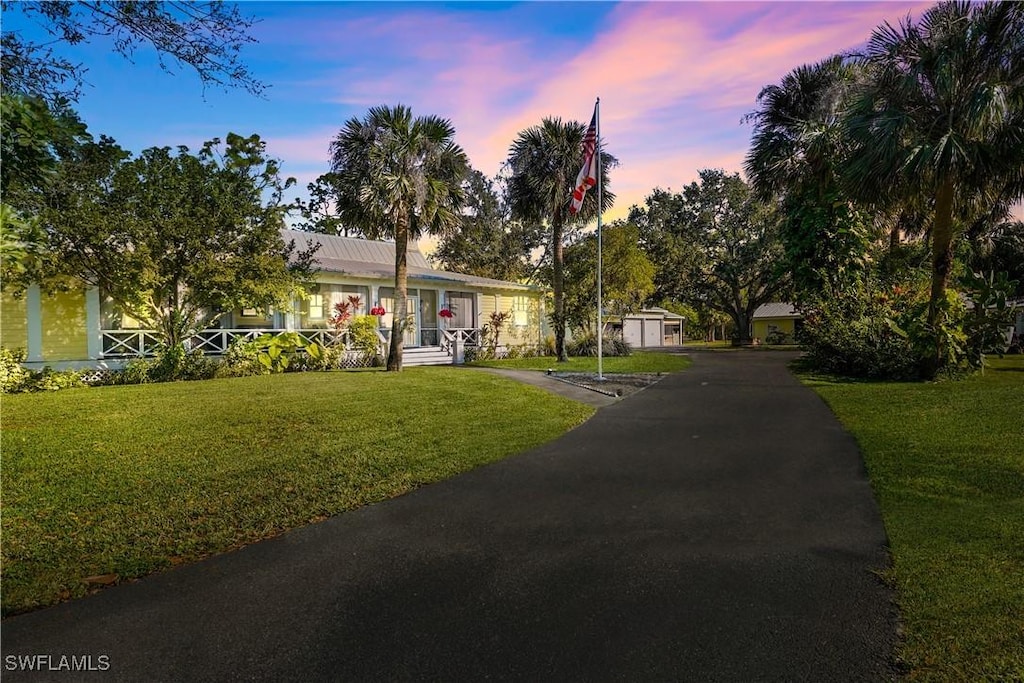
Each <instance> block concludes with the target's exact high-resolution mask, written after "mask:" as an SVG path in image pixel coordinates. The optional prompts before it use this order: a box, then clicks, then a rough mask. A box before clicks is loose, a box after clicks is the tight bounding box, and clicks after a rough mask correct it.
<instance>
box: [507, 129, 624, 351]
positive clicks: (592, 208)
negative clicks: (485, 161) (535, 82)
mask: <svg viewBox="0 0 1024 683" xmlns="http://www.w3.org/2000/svg"><path fill="white" fill-rule="evenodd" d="M586 129H587V127H586V125H584V124H582V123H580V122H578V121H566V122H563V121H562V120H561V119H560V118H545V119H544V120H543V121H542V122H541V124H540V125H539V126H532V127H530V128H527V129H526V130H523V131H521V132H520V133H519V135H518V136H516V139H515V141H514V142H513V143H512V146H511V148H510V149H509V157H508V164H509V167H510V169H511V177H510V178H509V187H508V193H509V205H510V207H511V211H512V216H513V217H515V218H518V219H520V220H522V221H524V222H527V223H533V224H535V225H541V224H544V223H547V224H548V226H549V227H550V233H549V236H550V240H549V241H548V251H549V253H550V256H551V263H552V270H551V272H552V276H551V288H552V290H553V291H554V311H553V312H552V314H551V321H552V323H553V326H554V331H555V349H556V353H557V355H558V360H559V361H568V359H569V358H568V355H567V354H566V349H565V328H566V317H565V279H564V248H565V244H564V242H565V238H566V228H567V227H570V228H571V227H576V226H580V225H585V224H586V222H588V221H590V220H592V219H593V218H594V217H596V216H597V213H598V207H597V193H596V192H588V193H587V195H586V197H585V198H584V201H583V206H582V208H581V210H580V211H579V213H578V214H576V215H572V214H570V213H569V205H570V200H571V198H572V191H573V189H574V188H573V184H574V182H575V179H576V175H577V174H578V173H579V170H580V168H581V167H582V166H583V138H584V135H585V134H586ZM598 154H599V160H600V173H601V187H602V196H601V204H602V206H601V211H602V212H603V211H605V210H607V209H608V208H610V207H611V206H612V205H613V204H614V202H615V195H614V194H613V193H611V192H610V191H609V190H608V185H609V182H608V170H609V169H610V168H612V167H614V166H616V165H617V164H618V160H617V159H616V158H615V157H614V156H612V155H611V154H609V153H607V152H605V151H604V143H603V141H601V146H600V148H599V150H598Z"/></svg>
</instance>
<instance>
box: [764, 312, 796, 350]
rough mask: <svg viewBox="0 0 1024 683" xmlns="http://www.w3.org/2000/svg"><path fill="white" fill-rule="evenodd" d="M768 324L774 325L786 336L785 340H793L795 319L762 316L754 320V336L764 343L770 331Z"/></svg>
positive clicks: (790, 341)
mask: <svg viewBox="0 0 1024 683" xmlns="http://www.w3.org/2000/svg"><path fill="white" fill-rule="evenodd" d="M769 325H774V326H775V327H777V328H778V329H779V331H780V332H782V333H784V334H785V335H786V337H787V339H786V342H788V343H792V342H793V333H794V332H795V331H796V327H795V321H794V320H793V319H792V318H764V319H763V320H755V321H754V337H755V338H757V339H760V340H761V343H762V344H764V343H765V339H767V337H768V333H769V332H770V329H769Z"/></svg>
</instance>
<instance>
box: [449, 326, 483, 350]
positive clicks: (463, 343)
mask: <svg viewBox="0 0 1024 683" xmlns="http://www.w3.org/2000/svg"><path fill="white" fill-rule="evenodd" d="M456 341H457V342H458V343H459V346H460V347H461V348H466V347H467V346H480V330H479V329H477V328H473V327H457V328H454V329H451V330H441V349H442V350H443V351H445V352H446V353H447V354H448V355H449V356H450V355H452V354H453V353H454V347H455V342H456Z"/></svg>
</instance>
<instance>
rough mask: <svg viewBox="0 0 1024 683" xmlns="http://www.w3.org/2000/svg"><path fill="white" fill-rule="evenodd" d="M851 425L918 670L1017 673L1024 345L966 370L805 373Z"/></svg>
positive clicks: (948, 676)
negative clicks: (937, 374) (934, 374)
mask: <svg viewBox="0 0 1024 683" xmlns="http://www.w3.org/2000/svg"><path fill="white" fill-rule="evenodd" d="M802 379H803V380H804V382H805V383H806V384H808V385H809V386H811V387H812V388H814V390H815V391H817V392H818V394H820V395H821V396H822V398H824V399H825V401H826V402H827V403H828V405H829V406H830V407H831V408H832V410H833V412H835V414H836V416H837V417H838V418H839V420H840V421H841V422H842V423H843V425H844V426H845V427H846V428H847V430H848V431H850V432H851V433H852V434H853V435H854V437H856V439H857V441H858V443H859V445H860V448H861V451H862V452H863V454H864V460H865V464H866V465H867V470H868V474H869V477H870V479H871V484H872V487H873V488H874V491H875V496H876V498H877V500H878V503H879V506H880V507H881V511H882V518H883V520H884V522H885V527H886V531H887V534H888V536H889V543H890V549H891V553H892V557H893V569H892V570H891V576H889V577H887V578H888V579H889V580H892V581H894V583H895V585H896V589H897V596H898V597H897V600H898V602H899V607H900V613H901V619H902V623H903V634H902V642H901V644H900V646H899V653H898V654H899V657H900V659H901V660H902V663H903V664H904V665H905V666H906V667H907V669H908V678H909V680H913V681H1024V412H1022V407H1024V357H1021V356H1008V357H1007V358H1005V359H1002V360H993V361H992V367H991V368H989V369H988V370H986V372H985V374H984V375H975V376H973V377H970V378H969V379H967V380H964V381H961V382H939V383H897V382H849V381H841V380H834V379H827V378H820V377H809V376H807V375H804V376H803V377H802Z"/></svg>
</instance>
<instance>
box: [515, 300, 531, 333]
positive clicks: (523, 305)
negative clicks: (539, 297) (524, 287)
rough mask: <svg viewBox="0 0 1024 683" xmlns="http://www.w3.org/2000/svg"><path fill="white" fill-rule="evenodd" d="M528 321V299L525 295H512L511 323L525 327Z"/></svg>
mask: <svg viewBox="0 0 1024 683" xmlns="http://www.w3.org/2000/svg"><path fill="white" fill-rule="evenodd" d="M529 322H530V300H529V298H527V297H525V296H514V297H512V324H513V325H515V326H516V327H526V325H527V324H528V323H529Z"/></svg>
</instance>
